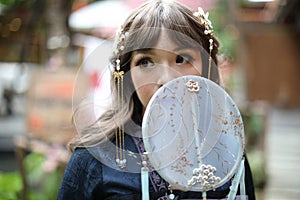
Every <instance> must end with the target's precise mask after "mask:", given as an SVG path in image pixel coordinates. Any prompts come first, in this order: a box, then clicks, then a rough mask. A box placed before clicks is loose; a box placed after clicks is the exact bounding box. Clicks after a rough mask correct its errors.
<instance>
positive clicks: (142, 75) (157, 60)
mask: <svg viewBox="0 0 300 200" xmlns="http://www.w3.org/2000/svg"><path fill="white" fill-rule="evenodd" d="M130 70H131V76H132V80H133V84H134V86H135V89H136V92H137V95H138V97H139V99H140V101H141V103H142V105H143V108H144V110H145V108H146V106H147V104H148V102H149V101H150V98H151V97H152V96H153V94H154V93H155V92H156V91H157V90H158V89H159V88H160V87H161V86H163V85H164V84H165V83H167V82H169V81H171V80H173V79H174V78H177V77H180V76H184V75H198V76H201V72H202V60H201V54H200V51H199V50H196V49H194V48H190V47H179V46H178V45H177V44H176V43H175V42H173V41H172V40H171V39H170V37H169V36H168V34H167V32H166V31H165V30H164V29H162V31H161V35H160V37H159V39H158V41H157V43H156V45H155V46H154V47H153V48H151V49H141V50H136V51H134V52H133V54H132V59H131V62H130Z"/></svg>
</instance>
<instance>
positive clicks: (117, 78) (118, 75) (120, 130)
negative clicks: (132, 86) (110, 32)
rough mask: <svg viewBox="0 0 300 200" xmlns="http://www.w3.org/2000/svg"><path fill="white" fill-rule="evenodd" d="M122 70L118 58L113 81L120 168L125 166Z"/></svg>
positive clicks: (117, 156) (117, 151) (117, 159)
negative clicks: (115, 91) (115, 98)
mask: <svg viewBox="0 0 300 200" xmlns="http://www.w3.org/2000/svg"><path fill="white" fill-rule="evenodd" d="M123 75H124V71H121V70H120V59H117V60H116V71H114V73H113V76H114V83H115V84H116V85H115V88H117V105H115V106H116V108H117V112H120V113H121V115H120V116H119V118H118V119H116V120H117V128H116V130H115V137H116V163H117V165H118V166H119V167H120V168H125V167H126V157H125V149H124V148H125V147H124V116H123V108H124V86H123Z"/></svg>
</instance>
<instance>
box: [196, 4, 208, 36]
mask: <svg viewBox="0 0 300 200" xmlns="http://www.w3.org/2000/svg"><path fill="white" fill-rule="evenodd" d="M194 16H195V17H197V18H198V19H199V20H200V23H201V24H202V25H203V26H204V27H205V31H204V34H205V35H208V34H212V33H213V26H212V24H211V21H210V20H209V19H208V16H209V13H208V12H206V13H205V12H204V10H203V9H202V8H201V7H198V11H197V12H194Z"/></svg>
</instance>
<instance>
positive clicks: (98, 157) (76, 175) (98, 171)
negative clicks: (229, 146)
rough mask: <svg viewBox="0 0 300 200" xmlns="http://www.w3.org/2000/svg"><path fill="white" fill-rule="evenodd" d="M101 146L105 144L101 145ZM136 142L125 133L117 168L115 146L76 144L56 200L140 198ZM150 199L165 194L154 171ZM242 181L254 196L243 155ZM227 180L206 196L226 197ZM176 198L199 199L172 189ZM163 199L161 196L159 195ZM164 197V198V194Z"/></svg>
mask: <svg viewBox="0 0 300 200" xmlns="http://www.w3.org/2000/svg"><path fill="white" fill-rule="evenodd" d="M103 146H104V147H103ZM138 146H139V144H138V143H137V142H136V141H135V138H134V137H131V136H128V135H126V137H125V147H126V149H127V150H128V152H129V153H128V154H127V155H126V156H127V157H126V159H127V167H126V168H125V169H124V170H120V169H118V167H117V166H116V164H115V156H114V155H115V149H112V148H111V146H110V145H107V146H105V145H102V146H101V148H100V147H93V148H77V149H76V150H75V151H74V152H73V154H72V157H71V159H70V161H69V163H68V165H67V168H66V170H65V173H64V178H63V181H62V184H61V186H60V190H59V194H58V198H57V199H58V200H71V199H72V200H77V199H78V200H79V199H80V200H87V199H90V200H92V199H95V200H96V199H97V200H102V199H103V200H104V199H105V200H109V199H124V200H126V199H128V200H134V199H138V200H139V199H141V174H140V169H141V158H140V157H138V156H136V155H137V154H135V153H137V152H139V149H138V148H139V147H138ZM149 179H150V180H149V192H150V199H158V198H160V197H162V196H166V193H167V192H168V190H167V183H166V182H165V181H164V180H163V179H162V178H161V177H160V176H159V175H158V173H156V172H155V171H153V172H152V173H149ZM245 182H246V183H245V184H246V193H247V195H248V199H249V200H253V199H255V195H254V187H253V182H252V175H251V171H250V168H249V165H248V161H247V159H246V162H245ZM229 186H230V183H228V184H225V185H224V186H222V187H221V188H218V189H217V190H216V191H209V192H207V198H208V199H223V198H226V196H227V194H228V192H229ZM173 193H174V194H175V195H176V199H201V193H199V192H183V191H173ZM161 199H163V198H161ZM165 199H166V198H165Z"/></svg>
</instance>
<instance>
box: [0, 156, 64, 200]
mask: <svg viewBox="0 0 300 200" xmlns="http://www.w3.org/2000/svg"><path fill="white" fill-rule="evenodd" d="M45 161H46V157H45V155H43V154H39V153H29V154H28V155H27V156H26V157H25V159H24V161H23V162H24V166H25V169H26V180H27V182H28V188H27V189H28V191H27V192H28V199H29V200H41V199H43V200H55V199H56V198H57V193H58V189H59V186H60V183H61V180H62V173H61V171H62V170H61V169H60V166H58V167H56V168H55V169H54V170H52V171H45V169H44V163H45ZM22 189H23V184H22V178H21V175H20V174H19V172H10V173H0V199H1V200H19V199H22V198H21V191H22Z"/></svg>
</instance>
